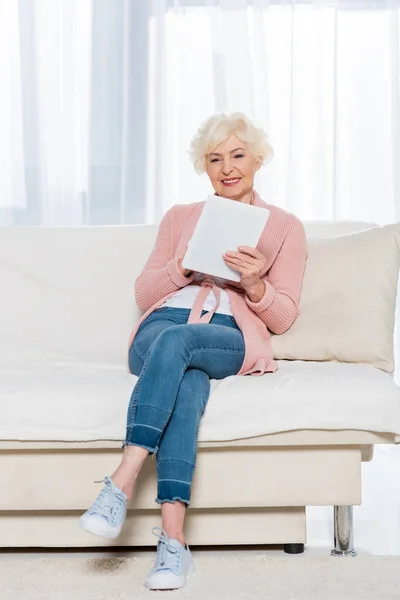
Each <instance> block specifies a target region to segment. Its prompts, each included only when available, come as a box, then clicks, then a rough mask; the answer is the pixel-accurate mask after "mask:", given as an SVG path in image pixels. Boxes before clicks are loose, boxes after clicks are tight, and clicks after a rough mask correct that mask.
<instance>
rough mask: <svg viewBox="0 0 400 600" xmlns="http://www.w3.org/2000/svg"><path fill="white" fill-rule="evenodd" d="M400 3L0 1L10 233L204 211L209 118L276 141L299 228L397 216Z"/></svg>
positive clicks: (2, 212) (283, 199)
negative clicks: (245, 122)
mask: <svg viewBox="0 0 400 600" xmlns="http://www.w3.org/2000/svg"><path fill="white" fill-rule="evenodd" d="M399 6H400V5H399V0H317V1H311V0H310V1H307V0H299V1H297V2H292V3H287V2H284V1H279V0H278V1H275V0H274V1H272V0H271V1H268V0H146V2H144V1H143V0H19V1H18V0H0V90H1V93H0V224H3V225H4V224H5V225H30V224H49V225H51V224H56V225H59V224H60V225H63V224H66V225H68V224H74V225H85V224H107V223H146V222H158V221H159V220H160V218H161V216H162V214H163V213H164V212H165V210H166V209H167V208H168V207H169V206H171V205H172V204H175V203H178V202H179V203H189V202H193V201H198V200H202V199H204V198H205V197H206V196H207V195H208V193H209V192H210V186H209V183H208V181H207V178H206V177H205V176H203V177H199V176H198V175H196V174H195V173H194V171H193V169H192V165H191V164H190V161H189V158H188V154H187V150H188V147H189V144H190V139H191V137H192V135H193V133H194V132H195V131H196V129H197V127H198V126H199V124H200V123H201V122H202V121H203V120H204V119H206V118H207V117H208V116H209V115H211V114H212V113H214V112H219V111H223V110H228V111H236V110H241V111H244V112H245V113H247V114H248V115H249V116H250V117H252V118H253V119H255V120H256V121H257V122H258V123H259V124H261V125H262V126H263V127H264V128H265V129H266V130H267V132H268V134H269V137H270V142H271V144H272V146H273V148H274V150H275V157H274V159H273V161H272V162H271V163H270V164H269V165H268V166H266V167H265V168H264V169H263V170H262V171H261V173H260V175H259V176H258V180H257V188H258V190H259V191H260V193H261V195H262V196H263V197H264V198H265V199H266V200H267V201H269V202H272V203H275V204H278V205H280V206H282V207H284V208H286V209H288V210H290V211H293V212H295V213H296V214H297V215H298V216H299V217H300V218H302V219H365V220H368V221H374V222H377V223H379V224H383V223H386V222H391V221H393V220H398V219H399V215H400V196H399V191H400V169H399V165H400V124H399V123H400V100H399V98H400V86H399V79H400V71H399V69H400V67H399V65H400V61H399V56H400V43H399V22H400V16H399V15H400V9H399Z"/></svg>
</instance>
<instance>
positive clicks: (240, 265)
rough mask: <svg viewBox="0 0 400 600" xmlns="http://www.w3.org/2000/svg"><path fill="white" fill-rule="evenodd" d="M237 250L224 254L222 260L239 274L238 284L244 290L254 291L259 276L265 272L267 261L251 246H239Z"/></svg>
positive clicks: (259, 280) (259, 279) (259, 278)
mask: <svg viewBox="0 0 400 600" xmlns="http://www.w3.org/2000/svg"><path fill="white" fill-rule="evenodd" d="M238 250H239V252H233V251H228V252H225V254H224V255H223V259H224V261H225V263H226V264H227V265H228V267H231V269H234V270H235V271H238V272H239V273H240V276H241V277H240V284H241V286H242V287H243V289H244V290H246V291H247V290H251V289H254V287H256V286H257V285H259V283H260V282H261V274H262V273H265V271H266V266H267V259H266V258H265V256H264V255H263V254H261V252H259V250H257V248H252V247H251V246H239V248H238Z"/></svg>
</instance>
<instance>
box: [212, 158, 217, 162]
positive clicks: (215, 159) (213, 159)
mask: <svg viewBox="0 0 400 600" xmlns="http://www.w3.org/2000/svg"><path fill="white" fill-rule="evenodd" d="M218 160H219V158H212V159H211V162H212V163H213V162H217V161H218Z"/></svg>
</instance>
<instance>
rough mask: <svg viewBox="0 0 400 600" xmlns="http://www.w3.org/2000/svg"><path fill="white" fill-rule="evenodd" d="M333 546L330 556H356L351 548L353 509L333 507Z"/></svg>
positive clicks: (349, 507) (352, 547)
mask: <svg viewBox="0 0 400 600" xmlns="http://www.w3.org/2000/svg"><path fill="white" fill-rule="evenodd" d="M333 522H334V545H335V547H334V548H333V550H331V555H332V556H357V552H356V550H354V546H353V507H352V506H334V507H333Z"/></svg>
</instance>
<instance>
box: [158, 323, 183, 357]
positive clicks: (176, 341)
mask: <svg viewBox="0 0 400 600" xmlns="http://www.w3.org/2000/svg"><path fill="white" fill-rule="evenodd" d="M192 338H193V333H192V332H190V330H188V328H186V327H185V326H184V325H171V327H168V329H164V331H162V332H161V333H160V335H159V336H158V337H157V339H156V340H155V342H154V346H155V347H156V348H157V349H159V350H162V351H163V352H166V353H167V356H170V357H171V358H174V356H176V354H177V353H178V352H180V351H182V350H187V349H188V345H189V344H188V343H189V342H190V340H191V339H192Z"/></svg>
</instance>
